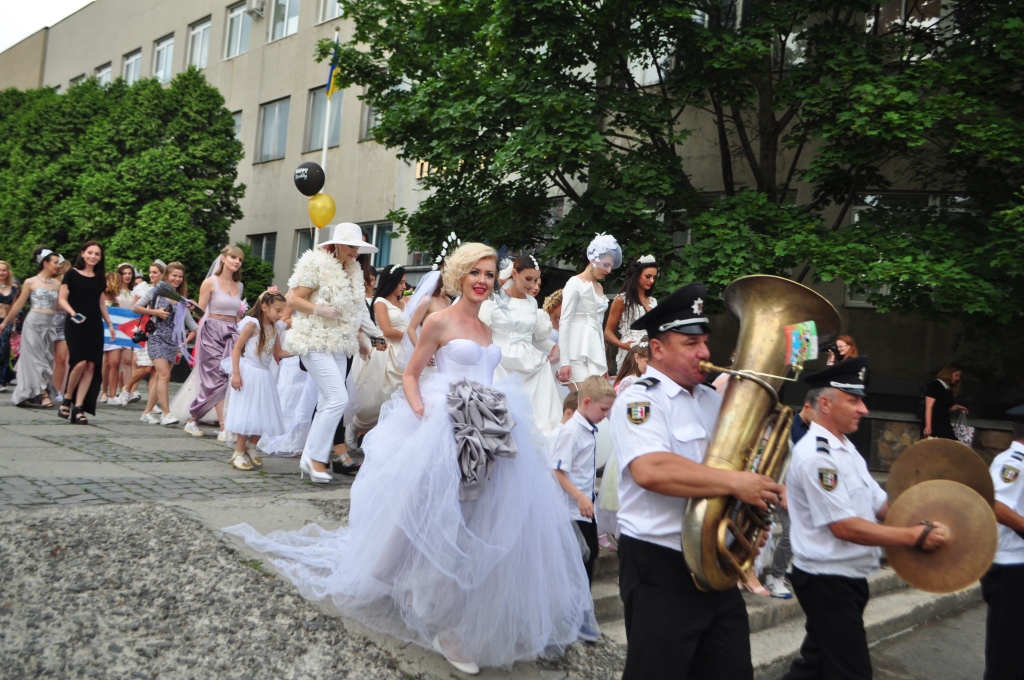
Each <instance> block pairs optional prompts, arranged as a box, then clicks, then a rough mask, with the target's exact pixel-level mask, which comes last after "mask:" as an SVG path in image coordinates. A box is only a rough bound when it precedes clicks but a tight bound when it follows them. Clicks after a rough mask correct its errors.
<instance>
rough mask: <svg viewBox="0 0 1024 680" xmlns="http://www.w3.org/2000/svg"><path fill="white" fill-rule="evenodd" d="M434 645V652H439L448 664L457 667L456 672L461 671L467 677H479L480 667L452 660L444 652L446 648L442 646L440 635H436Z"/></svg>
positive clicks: (468, 662)
mask: <svg viewBox="0 0 1024 680" xmlns="http://www.w3.org/2000/svg"><path fill="white" fill-rule="evenodd" d="M432 644H433V646H434V651H435V652H437V653H438V654H440V655H441V656H443V657H444V658H445V660H446V661H447V662H448V663H450V664H451V665H452V666H454V667H455V669H456V670H458V671H461V672H463V673H465V674H466V675H479V674H480V667H479V666H477V665H476V663H475V662H473V661H468V660H466V661H461V660H459V659H455V658H452V657H451V656H449V655H448V652H446V651H445V650H444V647H442V646H441V637H440V635H435V636H434V640H433V642H432Z"/></svg>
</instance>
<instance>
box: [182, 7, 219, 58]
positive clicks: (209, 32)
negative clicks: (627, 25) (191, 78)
mask: <svg viewBox="0 0 1024 680" xmlns="http://www.w3.org/2000/svg"><path fill="white" fill-rule="evenodd" d="M197 34H200V35H203V34H205V42H206V44H205V45H203V44H202V42H200V47H199V50H200V60H201V61H202V62H203V63H201V64H200V63H196V62H195V61H193V57H194V54H193V53H194V52H195V45H196V35H197ZM212 36H213V18H212V17H210V16H207V17H206V18H204V19H200V20H199V21H197V22H195V23H193V24H192V25H190V26H189V27H188V53H187V54H186V55H185V59H186V63H187V65H188V66H195V67H196V68H199V69H204V68H206V67H207V66H209V65H210V42H211V41H212ZM201 39H202V38H201ZM204 47H205V50H204Z"/></svg>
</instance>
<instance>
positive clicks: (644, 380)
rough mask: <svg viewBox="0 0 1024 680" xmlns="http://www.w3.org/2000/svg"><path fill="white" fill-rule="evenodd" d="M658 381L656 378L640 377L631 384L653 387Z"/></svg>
mask: <svg viewBox="0 0 1024 680" xmlns="http://www.w3.org/2000/svg"><path fill="white" fill-rule="evenodd" d="M660 382H661V381H660V380H658V379H657V378H641V379H640V380H637V381H636V382H635V383H633V384H634V385H643V386H644V387H654V386H655V385H657V384H658V383H660Z"/></svg>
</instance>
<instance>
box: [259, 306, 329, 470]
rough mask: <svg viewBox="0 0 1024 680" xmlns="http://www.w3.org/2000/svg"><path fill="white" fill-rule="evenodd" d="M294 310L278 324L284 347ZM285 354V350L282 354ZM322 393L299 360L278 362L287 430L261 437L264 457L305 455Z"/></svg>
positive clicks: (282, 407)
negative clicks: (319, 395)
mask: <svg viewBox="0 0 1024 680" xmlns="http://www.w3.org/2000/svg"><path fill="white" fill-rule="evenodd" d="M291 316H292V310H291V308H286V309H285V313H284V314H283V315H282V316H281V318H282V321H278V322H277V326H278V330H277V333H278V338H280V344H281V345H282V346H283V345H284V344H285V341H286V338H287V334H288V332H289V331H288V327H289V326H290V325H291ZM282 353H284V352H283V350H282ZM317 395H318V391H317V389H316V383H315V382H313V379H312V378H310V377H309V373H307V372H306V371H303V370H302V367H301V366H300V364H299V358H298V357H293V356H285V357H284V358H283V359H281V361H279V362H278V371H277V396H278V400H279V401H280V403H281V410H282V412H283V413H284V429H285V432H284V434H282V435H277V436H269V435H263V436H262V437H260V440H259V442H257V444H256V445H257V446H258V447H259V449H260V451H262V452H263V453H267V454H270V455H272V456H284V457H295V456H299V455H301V454H302V449H303V448H304V447H305V446H306V436H307V435H308V434H309V426H310V424H311V421H312V418H313V412H314V411H315V410H316V400H317Z"/></svg>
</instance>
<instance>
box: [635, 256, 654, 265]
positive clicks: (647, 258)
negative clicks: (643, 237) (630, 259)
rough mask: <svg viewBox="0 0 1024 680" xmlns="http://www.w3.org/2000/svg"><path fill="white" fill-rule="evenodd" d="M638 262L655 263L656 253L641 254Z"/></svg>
mask: <svg viewBox="0 0 1024 680" xmlns="http://www.w3.org/2000/svg"><path fill="white" fill-rule="evenodd" d="M636 261H637V264H654V263H655V262H657V260H655V259H654V255H641V256H640V257H638V258H637V260H636Z"/></svg>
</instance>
